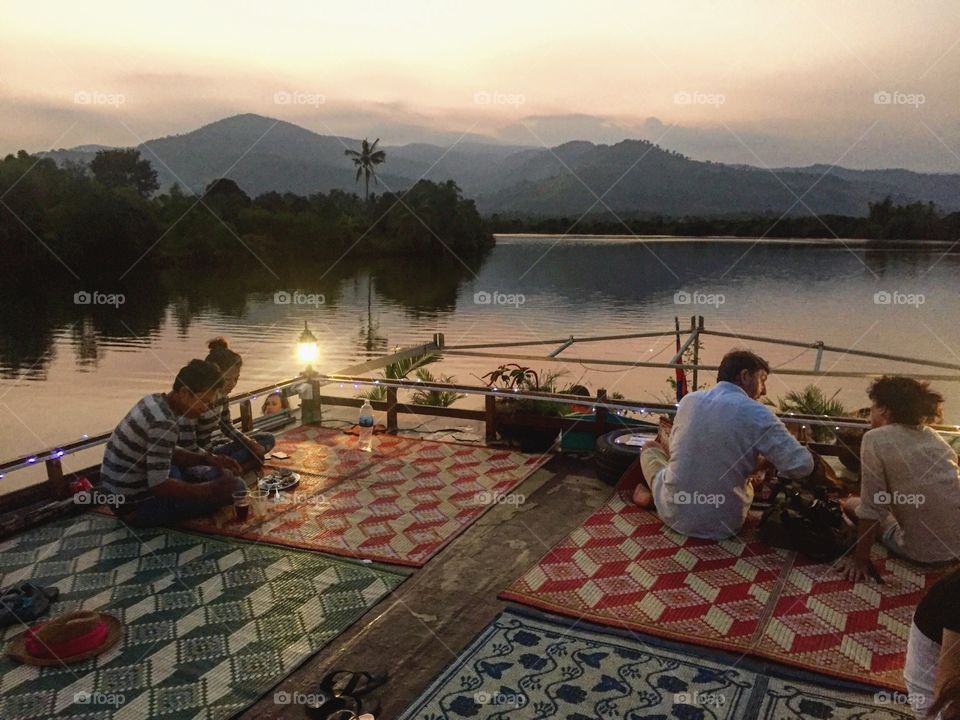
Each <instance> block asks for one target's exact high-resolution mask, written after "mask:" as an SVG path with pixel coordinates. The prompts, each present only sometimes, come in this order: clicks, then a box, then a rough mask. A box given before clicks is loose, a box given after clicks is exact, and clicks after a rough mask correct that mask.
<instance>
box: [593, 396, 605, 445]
mask: <svg viewBox="0 0 960 720" xmlns="http://www.w3.org/2000/svg"><path fill="white" fill-rule="evenodd" d="M606 400H607V391H606V390H605V389H604V388H599V389H598V390H597V402H598V403H602V402H606ZM608 412H609V410H607V408H605V407H603V406H598V407H597V410H596V412H595V413H594V417H593V436H594V437H595V438H596V437H600V436H601V435H603V434H604V433H605V432H606V431H607V413H608Z"/></svg>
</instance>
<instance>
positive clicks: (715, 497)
mask: <svg viewBox="0 0 960 720" xmlns="http://www.w3.org/2000/svg"><path fill="white" fill-rule="evenodd" d="M758 453H762V454H763V455H764V457H766V458H767V459H768V460H769V461H770V462H772V463H773V464H774V466H775V467H776V468H777V470H778V471H779V472H780V474H781V475H783V476H784V477H788V478H799V477H803V476H805V475H809V474H810V473H811V472H813V456H812V455H811V454H810V452H809V451H808V450H807V449H806V448H805V447H803V445H801V444H800V443H799V442H797V440H796V438H794V437H793V435H791V434H790V431H789V430H787V428H786V426H784V424H783V423H782V422H780V419H779V418H778V417H777V416H776V415H775V414H774V412H773V410H772V409H771V408H770V407H768V406H766V405H763V404H761V403H759V402H757V401H756V400H752V399H751V398H750V397H748V396H747V394H746V393H745V392H744V391H743V389H742V388H741V387H740V386H739V385H735V384H734V383H731V382H719V383H717V384H716V385H715V386H714V387H712V388H710V389H708V390H698V391H696V392H692V393H690V394H689V395H686V396H685V397H684V398H683V399H682V400H681V401H680V404H679V405H678V406H677V414H676V418H675V419H674V423H673V431H672V433H671V435H670V463H669V465H668V466H667V468H666V469H665V470H664V471H663V478H662V482H656V483H654V485H655V491H654V501H655V502H656V505H657V512H658V513H659V514H660V517H661V518H662V519H663V521H664V522H665V523H666V524H667V525H669V526H670V527H671V528H673V529H674V530H676V531H677V532H680V533H683V534H684V535H690V536H692V537H700V538H710V539H716V540H718V539H721V538H725V537H729V536H731V535H734V534H736V533H737V531H738V530H740V528H741V527H742V526H743V521H744V520H745V519H746V517H747V513H748V512H749V510H750V503H751V502H753V486H752V485H750V483H749V482H748V481H747V477H748V476H749V475H750V474H751V473H752V472H753V470H754V468H755V467H756V464H757V455H758ZM658 480H659V478H658Z"/></svg>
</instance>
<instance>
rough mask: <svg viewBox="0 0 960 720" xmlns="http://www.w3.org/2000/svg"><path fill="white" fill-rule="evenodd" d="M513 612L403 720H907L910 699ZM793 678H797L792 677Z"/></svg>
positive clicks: (493, 625) (501, 618) (484, 634)
mask: <svg viewBox="0 0 960 720" xmlns="http://www.w3.org/2000/svg"><path fill="white" fill-rule="evenodd" d="M648 640H649V638H643V637H641V636H633V637H631V636H623V635H621V634H619V633H610V632H607V631H606V630H601V629H599V628H593V627H590V628H588V627H586V626H584V625H582V624H577V625H574V626H573V627H572V628H571V627H569V623H567V625H562V624H559V623H557V622H554V621H552V620H550V619H548V618H547V617H544V616H540V617H535V616H532V615H529V614H528V613H526V612H524V613H520V612H516V611H513V610H505V611H504V612H503V613H501V614H500V615H498V616H497V617H496V618H495V619H494V620H493V622H491V623H490V625H488V626H487V627H486V628H485V629H484V630H483V632H481V633H480V635H479V636H478V637H477V638H476V639H475V640H474V641H473V642H472V643H471V644H470V645H469V646H468V647H467V648H466V650H464V651H463V653H462V654H461V655H460V656H459V657H458V658H457V659H456V661H455V662H454V663H453V664H452V665H450V666H449V667H448V668H447V669H445V670H444V671H443V672H442V673H441V674H440V676H439V677H438V678H437V679H435V680H434V681H433V683H431V685H430V686H429V687H428V688H427V690H426V691H425V692H424V693H423V694H421V696H420V697H419V698H417V700H416V701H415V702H414V703H413V704H412V705H411V706H410V707H409V708H407V710H406V711H405V712H404V713H403V714H402V715H401V716H400V719H399V720H459V719H460V718H476V719H477V720H485V719H488V718H490V719H493V718H496V719H497V720H508V719H509V720H515V719H521V718H522V719H523V720H527V719H530V720H540V719H543V720H546V719H551V720H553V719H556V720H595V719H599V720H619V719H623V720H639V719H640V718H645V719H647V720H707V719H708V718H709V719H710V720H740V719H741V718H759V719H760V720H786V719H789V720H801V719H804V718H816V719H818V720H892V719H893V718H897V719H902V720H906V719H908V718H913V715H912V713H911V712H910V709H909V707H908V706H906V705H905V704H902V702H903V701H905V698H901V697H898V696H897V694H896V693H892V692H891V691H886V690H882V691H879V692H874V691H869V690H853V689H841V688H840V687H837V688H826V687H823V686H822V685H819V684H817V683H815V682H812V681H811V679H812V676H809V675H804V676H803V679H802V680H797V679H788V678H786V677H775V676H772V675H770V674H768V673H764V672H762V670H763V669H764V668H765V667H770V664H769V663H767V664H766V665H759V664H757V663H756V661H751V660H747V659H739V658H737V656H735V655H731V656H729V657H726V656H720V655H717V654H711V655H709V656H708V657H704V656H703V654H702V653H700V652H698V654H697V655H693V654H690V653H688V652H685V651H683V650H680V649H678V648H677V647H675V646H666V645H664V644H663V643H662V642H660V641H649V642H648ZM787 672H789V670H787Z"/></svg>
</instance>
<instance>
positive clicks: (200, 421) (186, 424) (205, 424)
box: [177, 395, 244, 452]
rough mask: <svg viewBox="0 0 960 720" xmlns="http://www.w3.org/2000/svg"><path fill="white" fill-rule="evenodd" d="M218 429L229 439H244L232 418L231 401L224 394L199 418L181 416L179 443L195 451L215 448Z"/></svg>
mask: <svg viewBox="0 0 960 720" xmlns="http://www.w3.org/2000/svg"><path fill="white" fill-rule="evenodd" d="M218 406H219V407H218ZM217 430H220V432H221V433H222V434H223V436H224V438H226V440H227V441H231V440H236V441H238V442H242V441H243V440H242V438H243V437H244V435H243V433H241V432H240V431H239V430H238V429H237V428H236V426H235V425H234V424H233V422H232V420H231V418H230V403H229V402H227V398H226V396H224V395H221V396H220V397H219V398H218V400H217V402H216V403H214V404H211V405H210V409H209V410H208V411H207V412H205V413H203V415H201V416H200V417H199V418H196V419H194V418H188V417H181V418H180V421H179V424H178V433H179V438H178V440H177V445H178V446H179V447H182V448H184V449H186V450H192V451H193V452H203V451H210V450H213V433H214V432H216V431H217Z"/></svg>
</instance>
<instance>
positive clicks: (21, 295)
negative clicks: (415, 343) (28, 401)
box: [0, 256, 485, 380]
mask: <svg viewBox="0 0 960 720" xmlns="http://www.w3.org/2000/svg"><path fill="white" fill-rule="evenodd" d="M484 259H485V257H484V256H481V257H476V258H470V259H469V261H467V262H466V263H461V262H459V261H457V260H455V259H451V258H417V259H412V258H397V259H389V260H388V259H382V260H376V261H373V262H364V263H358V262H352V261H343V262H340V263H337V264H336V265H334V266H332V267H331V266H330V265H329V264H322V265H321V264H309V263H289V264H287V265H285V266H284V265H279V264H278V263H276V262H273V263H272V264H271V269H270V270H268V269H266V268H259V269H258V268H256V267H248V268H246V270H244V271H243V272H236V271H229V272H228V271H225V270H224V271H219V270H217V269H214V270H213V271H212V272H206V271H204V272H189V273H188V272H183V271H177V270H174V269H168V270H165V271H161V272H156V273H151V274H144V275H141V276H139V277H131V278H128V279H127V281H126V282H122V283H116V282H112V283H107V282H105V281H101V282H99V283H97V282H93V283H91V284H88V285H80V284H79V283H73V284H69V283H58V284H57V287H52V288H51V287H44V286H43V285H42V284H41V283H36V282H25V281H23V280H21V281H19V282H13V283H9V284H3V285H0V304H2V306H3V307H4V308H5V312H3V313H0V377H3V378H7V379H10V378H25V379H30V380H43V379H45V378H46V368H47V366H48V365H49V363H50V362H51V361H52V360H53V359H54V357H55V355H54V353H55V350H54V348H55V345H56V340H57V336H58V333H63V334H65V335H66V336H67V337H69V338H70V340H71V341H72V342H71V344H72V345H73V346H74V348H75V353H76V365H77V369H78V370H79V371H86V370H89V369H91V368H95V367H96V366H97V364H98V361H99V359H100V357H101V350H100V347H101V346H102V345H103V344H105V343H109V344H113V345H138V344H143V345H146V346H149V344H150V342H151V338H152V337H153V336H155V335H156V334H157V333H158V332H159V331H160V330H161V328H162V327H163V326H164V324H165V323H166V322H167V320H168V313H169V318H170V319H171V320H172V323H173V325H174V326H175V327H176V329H177V332H178V334H179V335H180V336H181V337H187V336H188V335H189V333H190V328H191V325H192V323H193V322H194V321H195V320H196V318H198V317H200V316H203V315H207V314H210V313H215V314H218V315H221V316H224V317H227V318H236V319H237V320H240V321H244V322H246V323H249V324H252V325H259V324H263V323H269V322H270V318H269V317H267V316H268V315H271V314H272V315H274V316H275V317H281V316H282V315H283V314H285V313H286V312H288V311H290V310H291V309H293V310H296V309H298V308H296V307H293V308H291V307H285V306H284V304H283V299H284V297H285V298H286V299H288V300H289V299H290V298H291V297H292V293H293V292H294V291H297V292H299V293H302V294H306V295H311V296H313V297H315V298H322V305H323V307H324V309H330V310H333V309H336V308H337V307H338V306H339V304H340V302H341V297H342V295H343V291H344V287H345V284H346V283H351V282H352V283H363V284H365V285H366V306H365V307H363V308H357V310H358V312H357V322H358V331H357V337H356V339H355V344H356V346H357V348H358V349H360V350H362V351H363V352H365V353H367V354H371V353H373V354H378V353H381V352H383V351H385V350H386V349H387V348H388V340H387V337H386V335H385V334H384V331H383V329H382V328H381V323H380V319H379V317H380V307H381V303H382V302H383V301H387V302H389V303H391V304H393V305H396V306H398V307H400V308H402V309H403V311H404V312H405V313H409V314H410V315H412V316H414V317H419V316H422V315H425V314H426V315H429V314H430V313H451V312H453V311H454V309H455V307H456V300H457V295H458V293H459V291H460V287H461V285H462V284H463V283H464V282H466V281H468V280H470V279H472V278H473V277H475V276H476V272H477V271H479V269H480V268H481V267H482V265H483V262H484ZM78 293H79V295H78ZM83 293H86V295H83ZM271 296H272V300H273V303H272V304H273V305H274V307H273V308H271V307H270V304H269V300H270V299H271ZM111 298H112V300H111ZM264 298H266V299H267V303H264V302H263V299H264ZM78 301H79V302H78ZM317 302H320V301H319V300H318V301H317ZM273 322H274V323H275V322H276V319H274V320H273Z"/></svg>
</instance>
